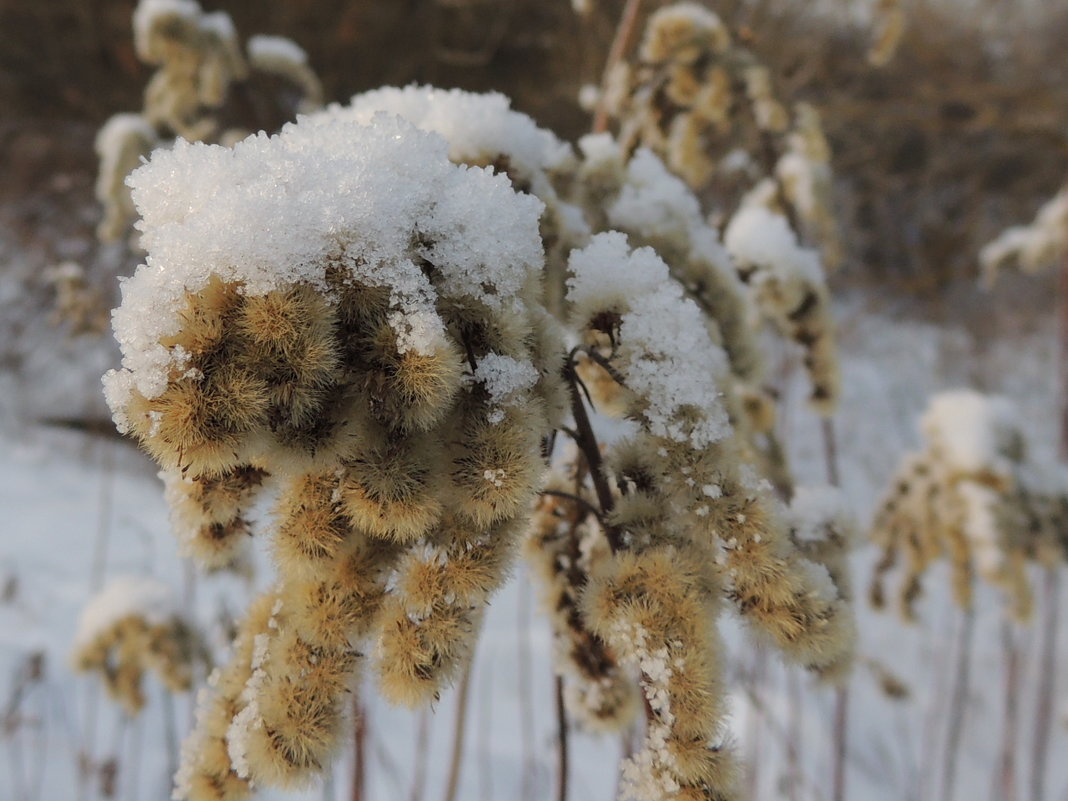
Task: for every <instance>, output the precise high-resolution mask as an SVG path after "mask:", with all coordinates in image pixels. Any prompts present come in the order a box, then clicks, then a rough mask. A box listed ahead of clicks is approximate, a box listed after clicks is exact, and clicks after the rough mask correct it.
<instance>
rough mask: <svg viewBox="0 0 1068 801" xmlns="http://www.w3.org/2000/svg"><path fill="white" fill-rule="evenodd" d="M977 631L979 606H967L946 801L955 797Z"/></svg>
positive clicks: (948, 740) (947, 761) (949, 745)
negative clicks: (973, 641)
mask: <svg viewBox="0 0 1068 801" xmlns="http://www.w3.org/2000/svg"><path fill="white" fill-rule="evenodd" d="M974 633H975V610H974V609H970V608H969V609H966V610H964V612H963V615H962V617H961V625H960V630H959V632H958V636H957V669H956V671H955V673H954V676H955V679H954V683H953V700H952V701H951V702H950V710H949V715H950V717H949V732H948V734H947V736H946V757H945V768H944V772H943V774H942V801H953V785H954V784H955V783H956V780H957V756H958V755H959V753H960V741H961V735H962V734H963V733H964V717H965V712H966V711H967V706H968V689H969V682H970V677H971V664H972V635H973V634H974Z"/></svg>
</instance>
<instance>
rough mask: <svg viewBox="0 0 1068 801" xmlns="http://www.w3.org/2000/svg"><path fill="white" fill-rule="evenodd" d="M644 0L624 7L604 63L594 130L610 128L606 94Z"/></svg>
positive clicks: (628, 43) (628, 0)
mask: <svg viewBox="0 0 1068 801" xmlns="http://www.w3.org/2000/svg"><path fill="white" fill-rule="evenodd" d="M641 4H642V0H627V4H626V6H624V7H623V13H622V14H621V15H620V17H619V25H618V26H616V33H615V36H614V37H613V38H612V46H611V47H610V48H609V50H608V58H607V59H605V63H604V75H603V76H602V78H601V96H600V97H599V98H597V111H596V113H595V114H594V115H593V132H594V133H603V132H604V131H606V130H608V107H607V106H606V105H605V96H606V95H607V94H608V85H609V83H610V82H611V78H612V73H613V72H614V71H615V68H616V65H617V64H618V63H619V62H620V61H621V60H622V59H623V56H624V54H626V52H627V48H628V47H629V46H630V40H631V38H632V37H633V36H634V27H635V25H636V24H637V22H638V9H639V8H640V7H641Z"/></svg>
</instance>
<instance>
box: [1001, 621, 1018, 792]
mask: <svg viewBox="0 0 1068 801" xmlns="http://www.w3.org/2000/svg"><path fill="white" fill-rule="evenodd" d="M1001 641H1002V644H1003V646H1004V652H1005V684H1004V689H1005V716H1004V719H1003V721H1002V733H1001V760H1000V763H999V770H998V772H999V776H998V782H997V787H999V788H1000V790H1001V795H1000V796H999V799H1000V801H1016V729H1017V717H1018V715H1017V708H1018V704H1017V695H1018V693H1019V689H1020V686H1019V685H1020V651H1019V648H1018V647H1017V644H1016V638H1015V637H1014V634H1013V628H1012V623H1011V622H1009V621H1008V620H1006V621H1004V622H1003V623H1002V627H1001Z"/></svg>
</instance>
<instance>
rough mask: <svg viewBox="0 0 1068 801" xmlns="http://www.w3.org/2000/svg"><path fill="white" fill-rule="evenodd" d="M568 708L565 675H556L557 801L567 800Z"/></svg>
mask: <svg viewBox="0 0 1068 801" xmlns="http://www.w3.org/2000/svg"><path fill="white" fill-rule="evenodd" d="M567 751H568V731H567V710H566V709H565V708H564V677H563V676H557V677H556V754H557V771H558V772H557V775H556V801H567V772H568V753H567Z"/></svg>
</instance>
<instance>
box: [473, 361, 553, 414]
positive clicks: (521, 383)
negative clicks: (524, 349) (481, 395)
mask: <svg viewBox="0 0 1068 801" xmlns="http://www.w3.org/2000/svg"><path fill="white" fill-rule="evenodd" d="M538 378H539V374H538V369H537V368H536V367H535V366H534V365H533V364H532V363H531V362H530V361H529V360H520V359H515V358H513V357H511V356H504V355H502V354H499V353H487V354H486V355H485V356H483V357H482V358H481V359H480V360H479V362H478V367H477V369H476V370H475V374H474V380H475V381H476V382H477V383H480V384H482V385H483V386H484V387H485V389H486V392H488V393H489V396H490V399H489V403H490V406H491V407H493V409H492V411H491V412H490V422H491V423H499V422H501V421H502V420H503V419H504V410H503V408H502V407H505V406H514V405H516V404H518V403H521V402H522V401H523V400H524V399H525V398H526V396H527V393H528V392H529V391H530V390H531V388H533V386H534V385H535V384H537V383H538Z"/></svg>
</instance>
